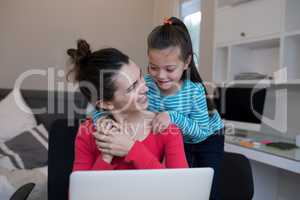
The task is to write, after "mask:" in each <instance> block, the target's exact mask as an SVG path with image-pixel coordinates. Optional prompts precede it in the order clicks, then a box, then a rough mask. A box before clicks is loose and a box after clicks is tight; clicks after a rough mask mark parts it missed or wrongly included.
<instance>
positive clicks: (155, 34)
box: [147, 17, 215, 111]
mask: <svg viewBox="0 0 300 200" xmlns="http://www.w3.org/2000/svg"><path fill="white" fill-rule="evenodd" d="M147 42H148V52H149V51H150V50H151V49H159V50H163V49H167V48H169V47H179V49H180V59H181V60H182V61H183V62H187V61H188V59H189V57H190V59H191V61H190V64H189V66H188V69H187V70H185V71H184V72H183V74H182V77H181V79H182V80H185V79H190V80H191V81H192V82H194V83H201V84H202V85H203V87H204V90H205V95H206V102H207V107H208V110H209V111H213V110H214V109H215V106H214V104H213V102H212V100H211V99H209V98H208V97H207V91H206V88H205V86H204V84H203V81H202V78H201V77H200V74H199V72H198V70H197V67H196V64H195V61H194V57H193V55H194V54H193V45H192V40H191V37H190V34H189V31H188V29H187V28H186V26H185V24H184V23H183V22H182V21H181V20H180V19H178V18H176V17H170V18H169V19H167V20H165V22H164V24H163V25H160V26H157V27H156V28H154V29H153V31H152V32H151V33H150V34H149V36H148V40H147Z"/></svg>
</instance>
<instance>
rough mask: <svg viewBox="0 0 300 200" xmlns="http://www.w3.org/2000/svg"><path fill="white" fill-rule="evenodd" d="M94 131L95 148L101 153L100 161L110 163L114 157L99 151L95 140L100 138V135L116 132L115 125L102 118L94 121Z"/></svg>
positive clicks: (109, 120)
mask: <svg viewBox="0 0 300 200" xmlns="http://www.w3.org/2000/svg"><path fill="white" fill-rule="evenodd" d="M96 129H97V132H95V133H94V134H93V135H94V138H95V139H96V145H97V148H98V150H99V151H100V152H101V155H102V159H103V160H104V161H105V162H106V163H111V161H112V159H113V157H114V156H113V155H111V154H108V153H104V152H102V151H101V148H100V147H99V145H98V144H97V138H98V137H100V136H101V135H102V134H109V132H114V131H116V130H117V124H116V123H115V122H114V121H113V120H112V119H110V118H107V117H102V118H99V119H98V120H97V121H96Z"/></svg>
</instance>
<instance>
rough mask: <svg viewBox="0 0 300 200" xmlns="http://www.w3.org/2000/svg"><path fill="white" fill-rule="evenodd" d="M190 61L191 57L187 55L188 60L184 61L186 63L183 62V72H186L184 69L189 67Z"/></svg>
mask: <svg viewBox="0 0 300 200" xmlns="http://www.w3.org/2000/svg"><path fill="white" fill-rule="evenodd" d="M191 61H192V56H191V55H189V57H188V58H187V59H186V61H185V62H184V70H186V69H187V68H188V67H189V65H190V63H191Z"/></svg>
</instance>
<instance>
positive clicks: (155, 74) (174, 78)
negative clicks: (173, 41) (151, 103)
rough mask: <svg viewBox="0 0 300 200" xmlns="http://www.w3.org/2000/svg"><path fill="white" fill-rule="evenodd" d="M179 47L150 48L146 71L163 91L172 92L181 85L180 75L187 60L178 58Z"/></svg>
mask: <svg viewBox="0 0 300 200" xmlns="http://www.w3.org/2000/svg"><path fill="white" fill-rule="evenodd" d="M180 53H181V52H180V49H179V47H169V48H167V49H163V50H159V49H150V50H149V52H148V56H149V66H148V72H149V74H150V75H151V77H152V78H153V79H154V81H155V82H156V84H157V86H158V87H159V88H160V90H162V91H163V92H165V93H173V92H174V91H177V90H178V89H179V88H180V86H181V77H182V74H183V72H184V70H186V69H187V68H188V65H189V62H187V63H184V62H183V61H182V60H181V59H180Z"/></svg>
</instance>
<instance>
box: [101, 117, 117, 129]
mask: <svg viewBox="0 0 300 200" xmlns="http://www.w3.org/2000/svg"><path fill="white" fill-rule="evenodd" d="M117 126H118V125H117V123H116V122H115V121H114V120H112V119H111V118H108V117H101V118H99V119H97V121H96V129H97V131H98V132H103V133H105V132H107V131H109V130H111V129H112V128H116V127H117Z"/></svg>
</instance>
